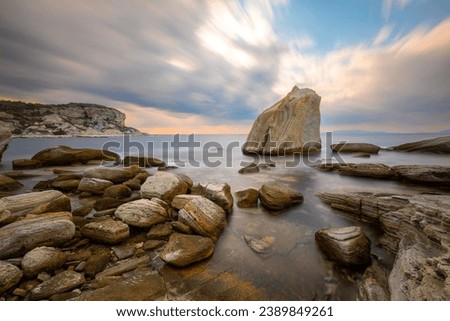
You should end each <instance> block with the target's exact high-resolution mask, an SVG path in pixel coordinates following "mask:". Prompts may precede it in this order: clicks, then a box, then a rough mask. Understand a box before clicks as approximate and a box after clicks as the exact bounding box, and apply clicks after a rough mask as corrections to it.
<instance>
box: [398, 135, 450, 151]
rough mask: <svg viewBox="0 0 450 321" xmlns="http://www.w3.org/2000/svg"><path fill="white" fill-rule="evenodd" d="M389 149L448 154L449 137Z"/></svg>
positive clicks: (449, 147)
mask: <svg viewBox="0 0 450 321" xmlns="http://www.w3.org/2000/svg"><path fill="white" fill-rule="evenodd" d="M391 149H393V150H397V151H402V152H416V153H433V154H450V136H444V137H439V138H434V139H426V140H421V141H418V142H412V143H407V144H402V145H398V146H394V147H391Z"/></svg>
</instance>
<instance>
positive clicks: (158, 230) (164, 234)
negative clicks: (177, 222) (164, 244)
mask: <svg viewBox="0 0 450 321" xmlns="http://www.w3.org/2000/svg"><path fill="white" fill-rule="evenodd" d="M172 232H173V227H172V225H171V224H170V223H165V224H157V225H155V226H153V227H152V228H151V229H150V231H149V232H148V233H147V238H148V239H150V240H167V239H168V238H169V236H170V235H171V234H172Z"/></svg>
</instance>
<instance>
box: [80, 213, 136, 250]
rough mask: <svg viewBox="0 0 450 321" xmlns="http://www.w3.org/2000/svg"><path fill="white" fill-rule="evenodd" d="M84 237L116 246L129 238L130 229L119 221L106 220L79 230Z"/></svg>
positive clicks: (89, 224)
mask: <svg viewBox="0 0 450 321" xmlns="http://www.w3.org/2000/svg"><path fill="white" fill-rule="evenodd" d="M81 234H82V235H83V236H84V237H87V238H89V239H92V240H94V241H98V242H101V243H106V244H116V243H119V242H122V241H123V240H126V239H127V238H128V237H129V236H130V228H129V227H128V225H127V224H125V223H123V222H121V221H115V220H112V219H106V220H104V221H101V222H92V223H88V224H86V225H84V226H83V227H82V228H81Z"/></svg>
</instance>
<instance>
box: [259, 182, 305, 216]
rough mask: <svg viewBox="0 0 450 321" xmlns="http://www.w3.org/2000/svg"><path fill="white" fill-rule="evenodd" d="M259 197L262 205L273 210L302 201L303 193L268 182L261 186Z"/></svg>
mask: <svg viewBox="0 0 450 321" xmlns="http://www.w3.org/2000/svg"><path fill="white" fill-rule="evenodd" d="M259 199H260V201H261V203H262V205H264V207H266V208H268V209H269V210H274V211H280V210H283V209H285V208H287V207H290V206H292V205H295V204H301V203H303V195H302V194H301V193H300V192H297V191H295V190H293V189H291V188H289V187H287V186H284V185H281V184H277V183H268V184H264V185H263V186H261V188H260V189H259Z"/></svg>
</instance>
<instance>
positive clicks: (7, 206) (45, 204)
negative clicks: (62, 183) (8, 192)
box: [0, 190, 71, 225]
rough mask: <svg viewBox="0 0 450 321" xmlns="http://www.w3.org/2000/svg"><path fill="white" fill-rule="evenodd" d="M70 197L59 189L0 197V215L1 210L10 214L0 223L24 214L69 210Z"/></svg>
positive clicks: (0, 222) (8, 221) (0, 221)
mask: <svg viewBox="0 0 450 321" xmlns="http://www.w3.org/2000/svg"><path fill="white" fill-rule="evenodd" d="M70 210H71V205H70V199H69V198H68V197H67V196H66V195H64V194H63V193H61V192H59V191H53V190H50V191H43V192H33V193H25V194H19V195H13V196H7V197H3V198H1V199H0V217H1V213H2V212H3V211H9V213H10V215H9V217H8V218H7V219H5V220H4V221H2V219H0V225H1V224H6V223H10V222H13V221H15V220H16V219H17V218H18V217H20V216H23V215H25V214H41V213H49V212H65V211H67V212H69V211H70Z"/></svg>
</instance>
